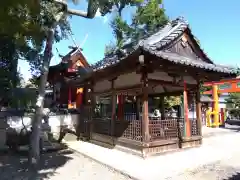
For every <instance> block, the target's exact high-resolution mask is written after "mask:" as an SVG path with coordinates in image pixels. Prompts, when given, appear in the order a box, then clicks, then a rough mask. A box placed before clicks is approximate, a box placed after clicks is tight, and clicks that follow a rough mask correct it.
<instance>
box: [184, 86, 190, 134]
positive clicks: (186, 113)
mask: <svg viewBox="0 0 240 180" xmlns="http://www.w3.org/2000/svg"><path fill="white" fill-rule="evenodd" d="M183 102H184V119H185V135H186V137H190V136H191V125H190V121H189V118H188V113H189V109H188V93H187V84H186V82H184V91H183Z"/></svg>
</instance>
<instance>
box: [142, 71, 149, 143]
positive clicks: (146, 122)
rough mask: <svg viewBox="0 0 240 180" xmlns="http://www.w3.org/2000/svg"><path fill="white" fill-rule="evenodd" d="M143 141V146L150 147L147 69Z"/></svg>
mask: <svg viewBox="0 0 240 180" xmlns="http://www.w3.org/2000/svg"><path fill="white" fill-rule="evenodd" d="M142 93H143V99H142V101H143V103H142V137H143V138H142V140H143V145H144V146H148V143H149V141H150V137H149V117H148V73H147V70H146V68H143V70H142Z"/></svg>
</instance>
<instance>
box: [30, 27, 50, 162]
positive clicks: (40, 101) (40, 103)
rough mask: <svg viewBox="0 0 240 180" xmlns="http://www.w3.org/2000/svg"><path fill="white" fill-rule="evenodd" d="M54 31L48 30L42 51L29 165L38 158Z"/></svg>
mask: <svg viewBox="0 0 240 180" xmlns="http://www.w3.org/2000/svg"><path fill="white" fill-rule="evenodd" d="M53 37H54V29H50V30H49V32H48V37H47V41H46V47H45V51H44V59H43V65H42V70H41V71H42V74H41V78H40V86H39V90H38V93H39V94H38V98H37V103H36V113H35V116H34V118H33V120H32V134H31V139H30V147H29V150H30V151H29V162H30V163H31V164H37V163H38V160H39V158H40V146H39V145H40V135H41V125H42V117H43V107H44V97H45V88H46V83H47V77H48V71H49V64H50V60H51V57H52V45H53Z"/></svg>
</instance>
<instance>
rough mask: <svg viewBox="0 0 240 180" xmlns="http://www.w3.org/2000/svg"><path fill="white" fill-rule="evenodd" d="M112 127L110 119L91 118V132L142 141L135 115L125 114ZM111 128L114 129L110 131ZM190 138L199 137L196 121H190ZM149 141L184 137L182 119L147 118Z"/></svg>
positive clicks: (140, 122) (140, 130) (139, 126)
mask: <svg viewBox="0 0 240 180" xmlns="http://www.w3.org/2000/svg"><path fill="white" fill-rule="evenodd" d="M113 122H114V125H112V124H111V123H112V121H111V119H110V118H93V120H92V131H93V132H95V133H99V134H104V135H108V136H115V137H117V138H118V137H121V138H125V139H129V140H134V141H142V121H141V120H136V114H133V113H131V114H125V116H124V120H118V119H116V120H115V121H113ZM111 128H114V130H112V129H111ZM190 128H191V136H199V135H200V133H199V132H200V130H199V128H198V127H197V120H196V119H190ZM149 135H150V141H151V142H153V141H159V140H175V139H179V138H181V137H184V136H185V122H184V118H171V117H169V118H165V119H164V120H162V119H160V118H151V117H150V118H149Z"/></svg>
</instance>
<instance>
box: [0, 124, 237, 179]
mask: <svg viewBox="0 0 240 180" xmlns="http://www.w3.org/2000/svg"><path fill="white" fill-rule="evenodd" d="M230 128H231V129H232V130H233V131H232V130H231V131H228V132H226V133H230V134H232V133H236V135H237V134H238V133H240V132H239V128H236V129H235V128H233V127H229V129H230ZM220 134H221V133H220V132H219V133H217V134H216V135H217V136H218V135H220ZM223 134H225V133H223ZM209 136H212V135H210V134H209ZM232 137H233V138H234V139H230V141H232V142H233V144H235V145H232V144H231V143H227V142H225V141H229V139H226V138H222V137H221V138H219V139H221V141H223V142H222V143H223V145H221V146H222V147H219V148H223V149H226V157H225V158H223V159H219V161H216V162H214V163H211V164H206V165H204V166H200V167H198V168H196V169H194V170H191V171H185V172H182V173H180V174H178V175H176V176H174V177H169V178H167V180H240V153H239V152H240V144H239V145H236V143H234V142H237V140H238V138H239V136H235V135H234V136H232ZM67 139H68V140H75V138H73V137H71V136H67ZM224 142H225V145H224ZM237 144H238V143H237ZM209 145H210V144H209ZM230 146H232V147H230ZM230 148H231V149H236V151H229V152H231V154H228V150H229V149H230ZM238 149H239V150H238ZM224 152H225V150H224ZM190 158H191V157H190ZM196 163H197V162H196ZM159 171H160V170H159ZM47 179H51V180H79V179H83V180H130V179H131V178H129V177H126V176H124V175H122V174H120V173H117V172H115V171H113V170H111V169H109V168H107V167H105V166H103V165H100V164H98V163H96V162H95V161H92V160H90V159H89V158H86V157H84V156H82V155H80V154H78V153H75V152H72V151H70V150H62V151H59V152H52V153H46V154H44V155H43V156H42V158H41V162H40V164H39V167H38V171H37V172H36V171H35V172H34V171H33V170H31V169H29V168H28V165H27V154H26V153H25V154H24V152H23V153H21V154H18V155H12V154H4V155H0V180H47ZM149 180H151V179H149ZM159 180H162V179H159Z"/></svg>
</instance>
